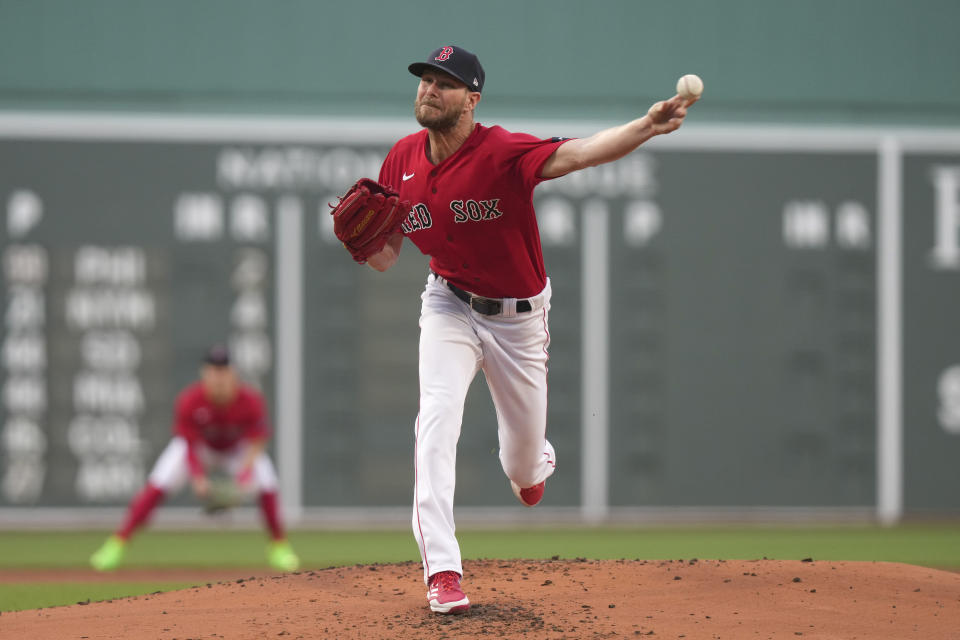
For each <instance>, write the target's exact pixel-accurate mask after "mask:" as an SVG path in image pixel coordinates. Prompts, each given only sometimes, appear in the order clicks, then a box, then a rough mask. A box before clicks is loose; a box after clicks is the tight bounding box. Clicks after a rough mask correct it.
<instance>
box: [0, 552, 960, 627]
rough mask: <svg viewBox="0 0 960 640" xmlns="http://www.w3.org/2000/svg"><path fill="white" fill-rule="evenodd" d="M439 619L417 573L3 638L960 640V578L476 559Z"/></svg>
mask: <svg viewBox="0 0 960 640" xmlns="http://www.w3.org/2000/svg"><path fill="white" fill-rule="evenodd" d="M464 570H465V573H466V575H465V578H464V582H463V586H464V590H465V591H466V593H467V595H468V596H469V598H470V599H471V601H472V602H473V607H472V608H471V609H470V611H469V612H468V613H465V614H462V615H458V616H438V615H436V614H433V613H431V612H430V611H429V609H428V608H427V606H426V600H425V598H424V594H425V587H424V586H423V582H422V576H421V570H420V565H419V564H418V563H403V564H393V565H373V566H356V567H346V568H331V569H324V570H320V571H304V572H300V573H297V574H292V575H285V576H267V577H259V578H258V577H253V578H236V579H233V580H230V581H221V582H218V583H211V584H209V585H207V584H202V585H201V586H199V587H193V588H190V589H184V590H181V591H171V592H168V593H158V594H154V595H149V596H141V597H136V598H125V599H121V600H114V601H112V602H96V603H90V604H88V605H83V606H80V605H75V606H71V607H53V608H48V609H37V610H32V611H19V612H13V613H4V614H3V615H2V617H0V636H2V637H4V638H57V639H60V638H90V639H96V638H118V639H124V640H126V639H129V638H163V639H164V640H173V639H174V638H176V639H178V640H185V639H186V638H228V639H230V640H234V639H238V638H243V639H247V638H249V639H255V638H256V639H261V638H281V639H282V638H291V639H294V638H431V639H440V638H451V639H452V638H478V637H485V636H490V637H503V638H517V637H524V638H613V637H620V638H622V637H641V636H650V637H652V638H689V639H698V638H709V639H711V640H712V639H714V638H731V639H734V638H737V639H739V638H796V637H798V636H802V637H804V638H843V639H845V640H849V639H853V638H863V639H868V638H869V639H870V640H880V639H884V638H889V639H891V640H893V639H896V640H902V639H904V638H917V639H918V640H921V639H922V640H933V639H940V638H943V639H947V638H953V639H957V638H960V574H957V573H951V572H948V571H938V570H935V569H927V568H923V567H916V566H912V565H905V564H893V563H880V562H878V563H862V562H820V561H818V562H814V561H803V562H797V561H776V560H757V561H715V560H699V561H698V560H687V561H684V560H675V561H630V560H619V561H615V560H607V561H586V560H574V561H561V560H546V561H539V560H511V561H504V560H479V561H471V562H467V563H466V565H465V567H464Z"/></svg>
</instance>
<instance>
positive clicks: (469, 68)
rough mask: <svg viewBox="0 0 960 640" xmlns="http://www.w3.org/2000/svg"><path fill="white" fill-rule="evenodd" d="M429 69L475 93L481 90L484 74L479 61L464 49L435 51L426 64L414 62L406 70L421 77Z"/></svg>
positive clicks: (450, 47) (448, 47)
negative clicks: (439, 72)
mask: <svg viewBox="0 0 960 640" xmlns="http://www.w3.org/2000/svg"><path fill="white" fill-rule="evenodd" d="M429 68H433V69H439V70H440V71H443V72H445V73H449V74H450V75H451V76H453V77H454V78H456V79H457V80H459V81H460V82H462V83H463V84H465V85H467V88H468V89H470V90H471V91H476V92H477V93H479V92H481V91H482V90H483V80H484V77H485V76H486V74H485V73H484V72H483V66H481V64H480V60H479V59H478V58H477V56H475V55H474V54H472V53H470V52H469V51H467V50H466V49H463V48H461V47H455V46H445V47H440V48H439V49H435V50H434V51H433V52H432V53H431V54H430V55H429V56H427V60H426V62H414V63H413V64H411V65H410V66H409V67H407V69H409V70H410V73H412V74H413V75H415V76H418V77H419V76H422V75H423V72H424V71H426V70H427V69H429Z"/></svg>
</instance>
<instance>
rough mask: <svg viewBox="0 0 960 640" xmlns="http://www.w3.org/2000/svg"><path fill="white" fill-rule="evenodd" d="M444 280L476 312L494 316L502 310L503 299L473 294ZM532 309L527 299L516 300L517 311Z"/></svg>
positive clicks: (522, 311) (454, 293)
mask: <svg viewBox="0 0 960 640" xmlns="http://www.w3.org/2000/svg"><path fill="white" fill-rule="evenodd" d="M434 275H437V274H434ZM446 282H447V287H449V288H450V291H453V295H455V296H457V297H458V298H460V299H461V300H463V301H464V302H466V303H467V305H469V307H470V308H471V309H473V310H474V311H476V312H477V313H482V314H483V315H485V316H495V315H498V314H499V313H500V312H502V311H503V300H500V299H499V298H484V297H483V296H478V295H474V294H472V293H470V292H469V291H464V290H463V289H461V288H460V287H458V286H456V285H455V284H453V283H452V282H450V281H449V280H447V281H446ZM532 310H533V305H531V304H530V301H529V300H517V313H526V312H527V311H532Z"/></svg>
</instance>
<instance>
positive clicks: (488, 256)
mask: <svg viewBox="0 0 960 640" xmlns="http://www.w3.org/2000/svg"><path fill="white" fill-rule="evenodd" d="M565 141H566V140H565V139H564V140H561V139H556V138H554V139H552V140H541V139H540V138H536V137H534V136H531V135H528V134H525V133H511V132H509V131H507V130H506V129H503V128H502V127H497V126H495V127H490V128H487V127H484V126H482V125H480V124H477V125H476V127H475V128H474V130H473V133H471V134H470V137H469V138H467V140H466V142H464V144H463V146H461V147H460V148H459V149H458V150H457V152H456V153H454V154H453V155H452V156H450V157H449V158H447V159H446V160H444V161H443V162H441V163H440V164H437V165H434V164H432V163H431V162H430V161H429V160H428V159H427V153H426V151H427V145H428V144H429V140H428V137H427V130H426V129H423V130H421V131H420V132H418V133H414V134H412V135H409V136H407V137H405V138H403V139H401V140H400V141H399V142H397V143H396V144H395V145H394V146H393V148H392V149H390V153H388V154H387V157H386V159H385V160H384V161H383V166H382V167H381V168H380V183H381V184H386V185H390V186H392V187H393V188H394V189H396V190H397V191H399V192H400V198H401V199H402V200H409V201H410V202H411V205H412V207H411V211H410V214H409V215H408V216H407V219H406V221H405V222H404V224H403V233H404V235H406V236H407V237H408V238H410V240H412V241H413V243H414V244H415V245H417V247H418V248H419V249H420V251H422V252H423V253H424V254H426V255H429V256H431V260H430V268H431V269H433V271H434V272H436V273H438V274H439V275H441V276H443V277H444V278H446V279H447V280H449V281H450V282H452V283H453V284H455V285H457V286H458V287H460V288H462V289H466V290H467V291H470V292H473V293H475V294H477V295H481V296H485V297H488V298H529V297H531V296H535V295H537V294H538V293H540V291H542V290H543V288H544V287H545V286H546V284H547V280H546V272H545V269H544V266H543V252H542V250H541V248H540V231H539V229H538V228H537V218H536V214H535V213H534V210H533V188H534V187H536V186H537V185H538V184H539V183H540V182H542V181H543V180H544V178H542V177H540V170H541V169H542V168H543V164H544V163H545V162H546V161H547V158H549V157H550V154H552V153H553V152H554V151H555V150H556V149H557V147H559V146H560V145H561V144H563V143H564V142H565Z"/></svg>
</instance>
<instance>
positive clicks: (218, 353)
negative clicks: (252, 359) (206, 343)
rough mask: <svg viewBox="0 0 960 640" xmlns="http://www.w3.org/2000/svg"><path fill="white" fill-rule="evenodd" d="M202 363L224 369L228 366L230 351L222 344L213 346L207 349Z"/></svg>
mask: <svg viewBox="0 0 960 640" xmlns="http://www.w3.org/2000/svg"><path fill="white" fill-rule="evenodd" d="M203 361H204V362H205V363H207V364H212V365H213V366H215V367H226V366H227V365H229V364H230V351H228V350H227V348H226V347H225V346H223V345H222V344H215V345H213V346H212V347H210V348H209V349H207V353H206V354H205V355H204V356H203Z"/></svg>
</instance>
